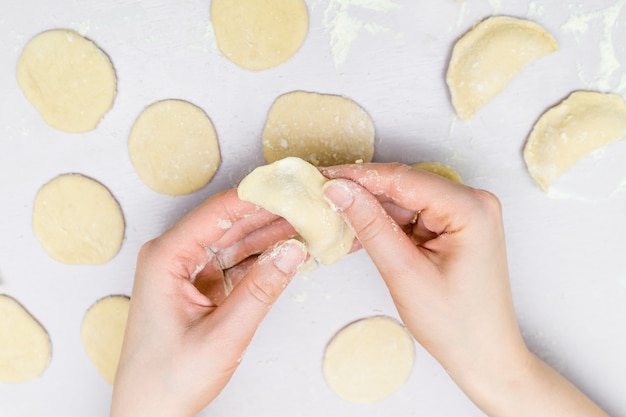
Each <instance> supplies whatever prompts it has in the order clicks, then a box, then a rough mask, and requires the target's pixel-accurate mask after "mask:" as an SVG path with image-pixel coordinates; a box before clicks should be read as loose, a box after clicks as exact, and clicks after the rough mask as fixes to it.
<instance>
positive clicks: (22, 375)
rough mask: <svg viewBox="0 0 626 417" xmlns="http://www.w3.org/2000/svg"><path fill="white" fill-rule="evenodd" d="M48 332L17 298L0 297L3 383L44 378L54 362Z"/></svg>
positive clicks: (0, 357)
mask: <svg viewBox="0 0 626 417" xmlns="http://www.w3.org/2000/svg"><path fill="white" fill-rule="evenodd" d="M51 355H52V345H51V343H50V338H49V337H48V333H47V332H46V330H45V329H44V328H43V327H42V326H41V324H39V323H38V322H37V320H35V318H34V317H33V316H31V315H30V313H29V312H28V311H26V309H25V308H24V307H23V306H22V305H21V304H20V303H19V302H17V301H16V300H15V299H14V298H12V297H10V296H8V295H6V294H0V382H1V383H8V384H17V383H20V382H26V381H30V380H32V379H35V378H37V377H38V376H40V375H41V374H42V373H43V372H44V371H45V370H46V368H48V364H49V363H50V357H51Z"/></svg>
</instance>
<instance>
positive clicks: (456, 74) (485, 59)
mask: <svg viewBox="0 0 626 417" xmlns="http://www.w3.org/2000/svg"><path fill="white" fill-rule="evenodd" d="M557 49H558V44H557V42H556V40H555V39H554V38H553V37H552V35H550V33H548V32H547V31H546V30H545V29H544V28H543V27H541V26H539V25H538V24H536V23H534V22H530V21H528V20H523V19H515V18H512V17H506V16H495V17H491V18H489V19H486V20H484V21H482V22H480V23H479V24H477V25H476V26H475V27H474V28H473V29H472V30H470V31H469V32H467V33H466V34H465V35H463V37H462V38H461V39H459V41H458V42H457V43H456V45H455V46H454V49H453V51H452V58H451V59H450V65H449V67H448V74H447V83H448V87H449V89H450V95H451V97H452V104H453V105H454V108H455V109H456V112H457V114H458V115H459V117H460V118H461V119H463V120H469V119H471V118H472V117H473V116H474V114H475V113H476V111H477V110H478V109H479V108H480V107H482V106H484V105H485V104H487V103H488V102H489V101H490V100H491V99H493V98H494V97H495V96H496V95H498V93H500V91H502V90H503V89H504V87H506V85H507V84H508V83H509V82H510V81H511V80H512V79H513V78H514V77H515V76H516V75H517V73H518V72H519V71H520V70H521V69H522V68H524V67H525V66H526V65H527V64H529V63H530V62H532V61H534V60H536V59H537V58H540V57H542V56H544V55H546V54H549V53H551V52H554V51H556V50H557Z"/></svg>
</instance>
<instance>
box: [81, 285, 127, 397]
mask: <svg viewBox="0 0 626 417" xmlns="http://www.w3.org/2000/svg"><path fill="white" fill-rule="evenodd" d="M129 307H130V298H128V297H126V296H123V295H112V296H109V297H105V298H102V299H100V300H98V301H97V302H96V303H95V304H94V305H93V306H92V307H91V308H90V309H89V310H87V313H86V314H85V317H84V318H83V324H82V328H81V331H80V337H81V340H82V342H83V347H84V349H85V352H86V353H87V356H88V357H89V360H91V362H92V363H93V365H94V366H95V367H96V369H97V370H98V372H100V374H101V375H102V376H103V377H104V379H105V380H106V381H107V382H108V383H109V384H111V385H113V381H114V380H115V372H116V370H117V364H118V362H119V360H120V354H121V352H122V342H123V340H124V331H125V330H126V320H127V319H128V309H129Z"/></svg>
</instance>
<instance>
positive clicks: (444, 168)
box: [411, 162, 463, 184]
mask: <svg viewBox="0 0 626 417" xmlns="http://www.w3.org/2000/svg"><path fill="white" fill-rule="evenodd" d="M411 167H413V168H415V169H421V170H424V171H428V172H432V173H433V174H437V175H439V176H440V177H444V178H447V179H449V180H450V181H454V182H458V183H459V184H463V180H462V179H461V176H460V175H459V173H458V172H456V171H455V170H454V168H452V167H451V166H448V165H446V164H442V163H441V162H419V163H417V164H413V165H411Z"/></svg>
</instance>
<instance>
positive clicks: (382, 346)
mask: <svg viewBox="0 0 626 417" xmlns="http://www.w3.org/2000/svg"><path fill="white" fill-rule="evenodd" d="M414 360H415V347H414V345H413V340H412V339H411V335H410V334H409V332H408V331H407V330H406V328H405V327H404V326H402V325H401V324H400V323H399V322H398V321H396V320H395V319H392V318H391V317H386V316H375V317H370V318H365V319H361V320H358V321H355V322H353V323H351V324H349V325H347V326H346V327H344V328H343V329H341V330H340V331H339V332H338V333H337V334H336V335H335V336H334V337H333V338H332V340H331V341H330V343H329V344H328V346H327V347H326V351H325V353H324V359H323V364H322V369H323V372H324V378H325V379H326V382H327V383H328V385H329V386H330V388H331V389H332V390H333V391H334V392H335V393H336V394H337V395H339V396H340V397H341V398H343V399H345V400H347V401H350V402H353V403H361V404H366V403H373V402H376V401H380V400H382V399H383V398H385V397H387V396H388V395H390V394H391V393H393V392H394V391H396V390H398V389H399V388H400V387H402V386H403V385H404V383H405V382H406V381H407V379H408V378H409V375H410V374H411V370H412V369H413V362H414Z"/></svg>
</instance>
